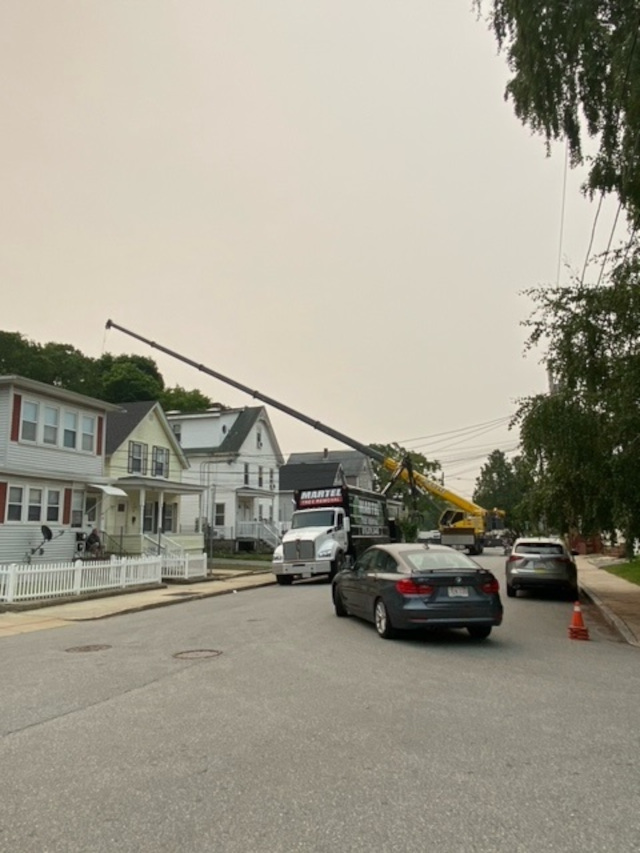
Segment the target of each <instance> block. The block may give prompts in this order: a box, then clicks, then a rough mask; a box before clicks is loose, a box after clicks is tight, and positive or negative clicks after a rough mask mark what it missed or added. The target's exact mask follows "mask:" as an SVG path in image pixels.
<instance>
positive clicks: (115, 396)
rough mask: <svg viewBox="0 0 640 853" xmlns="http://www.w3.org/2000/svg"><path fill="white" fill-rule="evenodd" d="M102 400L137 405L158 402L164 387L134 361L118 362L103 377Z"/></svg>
mask: <svg viewBox="0 0 640 853" xmlns="http://www.w3.org/2000/svg"><path fill="white" fill-rule="evenodd" d="M101 384H102V392H101V394H100V398H101V399H103V400H108V401H109V402H110V403H135V402H140V401H142V400H157V399H158V398H159V397H160V394H161V393H162V385H161V383H160V382H158V380H157V379H155V378H154V377H153V376H151V375H150V374H149V373H148V372H147V371H145V370H141V369H140V367H139V366H138V365H136V364H134V363H133V362H132V361H126V360H118V361H116V362H115V363H114V364H113V365H112V366H111V368H110V369H109V370H108V372H107V373H105V374H103V376H102V381H101Z"/></svg>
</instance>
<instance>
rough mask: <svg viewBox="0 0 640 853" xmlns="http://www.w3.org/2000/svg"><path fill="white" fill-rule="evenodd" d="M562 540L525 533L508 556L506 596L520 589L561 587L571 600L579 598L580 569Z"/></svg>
mask: <svg viewBox="0 0 640 853" xmlns="http://www.w3.org/2000/svg"><path fill="white" fill-rule="evenodd" d="M576 554H577V551H569V549H568V548H567V546H566V545H565V544H564V542H563V541H562V539H555V538H547V537H545V536H525V537H522V538H520V539H516V541H515V542H514V544H513V548H512V549H511V553H510V554H509V557H508V558H507V565H506V571H507V578H506V588H507V596H508V597H509V598H514V597H515V596H516V595H517V592H518V590H519V589H551V588H555V589H559V590H561V591H562V592H564V593H565V594H566V595H567V596H568V597H570V599H571V600H572V601H575V600H577V598H578V594H579V593H578V569H577V566H576V563H575V560H574V559H573V558H574V557H575V555H576Z"/></svg>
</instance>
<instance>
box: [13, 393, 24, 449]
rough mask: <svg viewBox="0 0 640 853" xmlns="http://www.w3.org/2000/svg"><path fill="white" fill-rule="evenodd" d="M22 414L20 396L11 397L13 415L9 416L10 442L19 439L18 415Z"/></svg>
mask: <svg viewBox="0 0 640 853" xmlns="http://www.w3.org/2000/svg"><path fill="white" fill-rule="evenodd" d="M21 413H22V394H14V395H13V413H12V415H11V441H17V440H18V439H19V438H20V415H21Z"/></svg>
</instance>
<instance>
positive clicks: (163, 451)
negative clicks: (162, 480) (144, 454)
mask: <svg viewBox="0 0 640 853" xmlns="http://www.w3.org/2000/svg"><path fill="white" fill-rule="evenodd" d="M151 476H152V477H168V476H169V451H168V450H167V448H166V447H154V448H153V450H152V452H151Z"/></svg>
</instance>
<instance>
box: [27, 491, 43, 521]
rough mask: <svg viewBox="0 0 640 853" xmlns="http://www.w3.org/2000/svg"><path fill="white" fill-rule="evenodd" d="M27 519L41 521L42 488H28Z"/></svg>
mask: <svg viewBox="0 0 640 853" xmlns="http://www.w3.org/2000/svg"><path fill="white" fill-rule="evenodd" d="M27 521H42V489H29V508H28V511H27Z"/></svg>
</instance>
